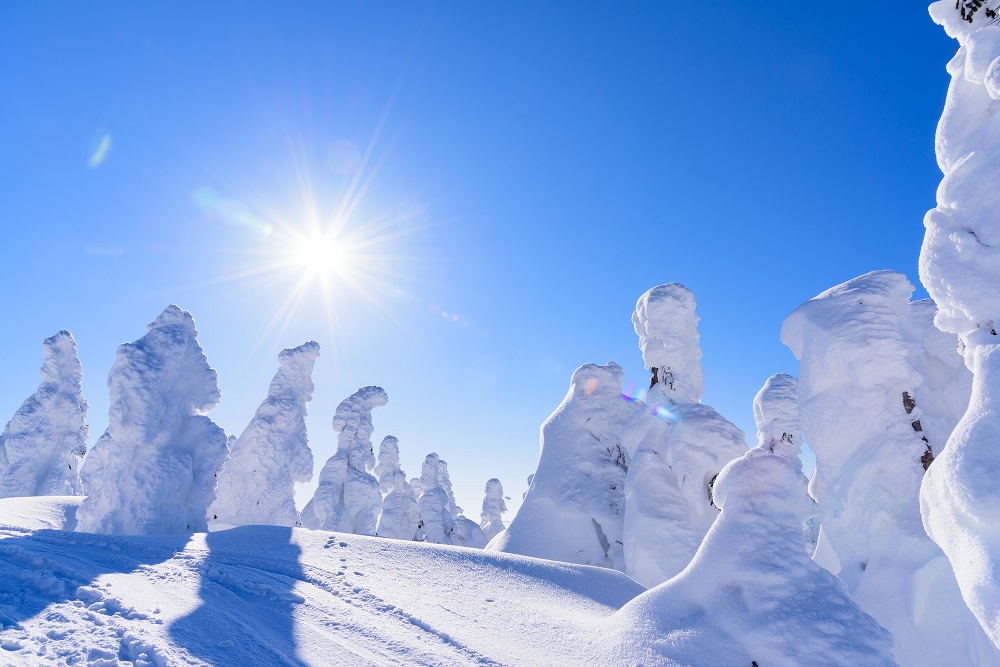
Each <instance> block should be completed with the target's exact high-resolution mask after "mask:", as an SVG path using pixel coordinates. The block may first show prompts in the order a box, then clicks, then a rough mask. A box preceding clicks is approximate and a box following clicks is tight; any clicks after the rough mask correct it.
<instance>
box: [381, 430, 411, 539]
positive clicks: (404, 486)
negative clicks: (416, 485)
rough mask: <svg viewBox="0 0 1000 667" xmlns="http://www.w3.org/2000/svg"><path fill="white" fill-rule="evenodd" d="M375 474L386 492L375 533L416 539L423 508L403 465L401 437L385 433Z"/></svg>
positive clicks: (383, 535)
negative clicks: (408, 481) (400, 447)
mask: <svg viewBox="0 0 1000 667" xmlns="http://www.w3.org/2000/svg"><path fill="white" fill-rule="evenodd" d="M375 474H376V475H377V476H378V479H379V486H380V487H381V488H382V493H384V494H386V495H385V497H384V498H382V513H381V514H380V515H379V518H378V528H377V529H376V531H375V534H376V535H378V536H379V537H389V538H392V539H396V540H412V539H415V538H416V534H417V529H418V528H419V526H420V508H419V506H418V505H417V496H416V494H415V493H414V491H413V487H412V486H410V484H408V483H407V481H406V474H405V473H404V472H403V471H402V469H401V468H400V467H399V440H397V439H396V438H394V437H393V436H391V435H387V436H385V438H383V439H382V444H380V445H379V447H378V465H377V466H376V467H375Z"/></svg>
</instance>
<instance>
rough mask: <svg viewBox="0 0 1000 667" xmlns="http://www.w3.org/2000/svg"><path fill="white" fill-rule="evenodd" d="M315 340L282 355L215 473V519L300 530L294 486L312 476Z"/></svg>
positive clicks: (316, 349)
mask: <svg viewBox="0 0 1000 667" xmlns="http://www.w3.org/2000/svg"><path fill="white" fill-rule="evenodd" d="M318 356H319V344H318V343H316V342H315V341H309V342H307V343H303V344H302V345H299V346H298V347H294V348H288V349H285V350H282V351H281V353H280V354H278V364H279V368H278V372H277V373H276V374H275V376H274V379H272V380H271V385H270V386H269V387H268V390H267V397H266V398H265V399H264V402H263V403H261V404H260V407H258V408H257V412H256V413H255V414H254V416H253V419H251V420H250V423H249V424H248V425H247V427H246V428H245V429H244V430H243V433H242V434H241V435H240V437H239V439H238V440H236V442H235V443H233V444H232V446H231V447H230V452H229V458H227V459H226V462H225V463H224V464H223V465H222V470H221V471H220V472H219V478H218V480H219V481H218V489H217V491H216V499H215V503H214V504H213V505H212V507H211V510H210V514H211V516H212V517H213V520H215V521H218V522H220V523H224V524H228V525H230V526H249V525H269V526H294V525H299V524H300V523H301V522H300V518H299V512H298V510H296V509H295V484H296V483H304V482H308V481H309V480H311V479H312V475H313V455H312V450H310V449H309V439H308V437H307V435H306V422H305V417H306V405H307V404H308V403H309V401H310V400H311V399H312V394H313V390H314V388H315V387H314V385H313V382H312V372H313V367H314V366H315V364H316V358H317V357H318Z"/></svg>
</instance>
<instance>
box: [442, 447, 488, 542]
mask: <svg viewBox="0 0 1000 667" xmlns="http://www.w3.org/2000/svg"><path fill="white" fill-rule="evenodd" d="M438 483H439V484H440V485H441V488H442V489H444V492H445V495H446V496H447V498H448V503H447V508H448V512H450V513H451V516H452V518H454V520H455V530H454V531H453V532H452V534H451V543H452V544H454V545H455V546H458V547H468V548H470V549H482V548H483V547H485V546H486V543H487V542H489V540H488V539H486V533H484V532H483V529H482V528H480V527H479V524H478V523H476V522H475V521H473V520H472V519H470V518H468V517H467V516H465V514H464V511H465V510H463V509H462V508H461V507H459V506H458V503H457V502H456V501H455V490H454V489H453V488H452V486H451V475H450V474H448V463H447V462H446V461H444V460H443V459H442V460H439V461H438Z"/></svg>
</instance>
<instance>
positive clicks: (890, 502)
mask: <svg viewBox="0 0 1000 667" xmlns="http://www.w3.org/2000/svg"><path fill="white" fill-rule="evenodd" d="M912 293H913V286H912V285H911V284H910V282H909V281H908V280H907V279H906V276H904V275H902V274H899V273H895V272H893V271H876V272H873V273H869V274H866V275H863V276H860V277H858V278H854V279H853V280H849V281H847V282H846V283H843V284H842V285H838V286H836V287H833V288H831V289H829V290H827V291H825V292H823V293H822V294H820V295H818V296H816V297H814V298H813V299H811V300H809V301H808V302H806V303H805V304H803V305H802V306H800V307H799V308H797V309H796V310H795V311H794V312H793V313H792V314H791V315H789V316H788V318H787V319H786V320H785V323H784V325H783V326H782V329H781V339H782V341H783V342H784V343H785V344H786V345H788V346H789V347H790V348H791V350H792V352H793V353H794V354H795V356H796V357H798V358H799V360H800V364H799V369H800V370H799V381H798V405H799V417H800V419H801V425H802V434H803V436H804V437H805V441H806V442H807V443H809V447H810V449H811V450H812V451H813V453H814V454H815V455H816V472H815V473H814V475H813V478H812V481H811V483H810V486H809V490H810V493H811V494H812V496H813V498H815V499H816V500H817V501H818V502H819V509H820V515H819V519H820V532H819V536H818V542H817V546H816V553H815V559H816V561H817V562H818V563H819V564H821V565H823V566H824V567H827V568H828V569H829V570H830V571H831V572H833V573H834V574H836V575H838V576H839V577H840V578H841V579H842V580H843V581H844V582H845V583H846V584H847V586H848V588H849V590H850V591H851V593H852V594H853V596H854V598H855V600H856V601H857V602H858V604H859V605H860V606H861V608H862V609H864V610H865V611H866V612H867V613H869V614H871V615H872V616H873V617H875V619H876V620H878V622H879V623H880V624H881V625H883V626H884V627H886V628H888V629H889V630H890V631H891V632H892V633H893V635H894V636H895V638H896V657H897V658H898V659H900V661H901V662H903V663H904V664H954V662H953V661H955V660H958V661H959V662H963V660H964V659H968V660H969V661H970V662H972V663H973V664H982V663H981V660H980V658H983V657H985V658H986V662H987V663H997V664H1000V655H994V656H990V655H989V654H990V653H992V652H993V651H992V648H991V647H990V645H989V642H988V641H987V639H986V637H985V636H983V634H982V632H981V631H980V630H979V628H977V627H976V624H975V623H974V622H973V619H972V618H971V617H970V616H969V612H968V610H967V609H966V608H965V605H964V603H963V602H962V600H961V596H960V594H959V590H958V587H957V584H956V582H955V578H954V574H953V573H952V571H951V568H950V567H949V565H948V561H947V559H946V558H945V557H944V554H943V553H942V552H941V550H940V549H938V548H937V547H936V546H935V545H934V543H933V542H931V540H930V539H928V537H927V535H926V533H925V532H924V530H923V528H922V526H921V521H920V504H919V500H918V496H919V490H920V485H921V480H922V478H923V477H924V474H925V473H924V470H925V468H926V467H927V466H928V465H930V467H931V469H933V468H934V467H935V466H936V465H937V463H936V462H935V463H933V464H931V463H930V461H931V460H932V457H934V456H936V455H938V454H940V451H941V448H942V445H943V443H944V442H945V441H946V440H947V438H948V434H949V433H950V432H951V430H952V428H953V427H954V425H955V423H956V422H957V421H958V418H959V416H960V415H961V412H962V410H963V408H964V403H965V401H966V400H968V396H969V374H968V372H967V371H966V370H965V369H964V368H963V365H962V358H961V356H960V355H959V354H958V353H957V352H956V350H955V347H956V342H957V341H956V338H955V337H954V336H953V335H949V334H945V333H942V332H940V331H938V330H937V329H935V328H934V326H933V324H932V320H933V317H934V311H935V308H934V304H933V303H932V302H930V301H926V300H925V301H917V302H913V303H910V301H909V298H910V296H911V294H912ZM914 595H916V596H917V598H916V599H919V600H921V601H924V600H926V602H927V604H926V605H925V604H923V603H921V604H917V603H915V602H914V601H913V600H914V597H913V596H914ZM963 619H965V620H964V621H963ZM959 656H963V657H964V658H963V659H960V658H959Z"/></svg>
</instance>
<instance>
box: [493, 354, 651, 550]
mask: <svg viewBox="0 0 1000 667" xmlns="http://www.w3.org/2000/svg"><path fill="white" fill-rule="evenodd" d="M622 376H623V374H622V369H621V367H619V366H618V364H615V363H614V362H609V363H608V364H606V365H604V366H598V365H596V364H585V365H583V366H581V367H580V368H578V369H577V370H576V371H575V372H574V373H573V377H572V379H571V381H570V388H569V392H568V393H567V394H566V397H565V398H564V399H563V402H562V404H560V405H559V407H558V408H556V411H555V412H553V413H552V415H551V416H550V417H549V418H548V419H547V420H546V421H545V423H544V424H542V429H541V430H542V432H541V455H540V457H539V460H538V468H537V469H536V471H535V476H534V478H533V480H532V482H531V486H530V487H529V488H528V494H527V495H526V496H525V498H524V503H523V504H522V505H521V507H520V509H519V510H518V512H517V515H516V516H515V517H514V518H513V519H511V522H510V525H509V526H507V529H506V530H505V531H504V532H502V533H500V534H499V535H497V536H496V537H495V538H493V540H492V541H491V542H490V544H489V546H488V547H487V549H491V550H494V551H505V552H508V553H518V554H524V555H527V556H536V557H539V558H549V559H552V560H561V561H565V562H568V563H582V564H588V565H601V566H604V567H615V568H618V569H623V568H624V562H623V557H622V523H623V517H624V511H625V494H624V485H625V471H626V469H627V467H628V457H627V455H626V454H625V451H624V450H623V449H622V446H621V431H622V425H623V423H624V421H625V419H626V418H627V417H628V415H629V414H630V413H631V411H632V405H631V404H630V403H627V402H625V401H623V400H622V397H621V391H622Z"/></svg>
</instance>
